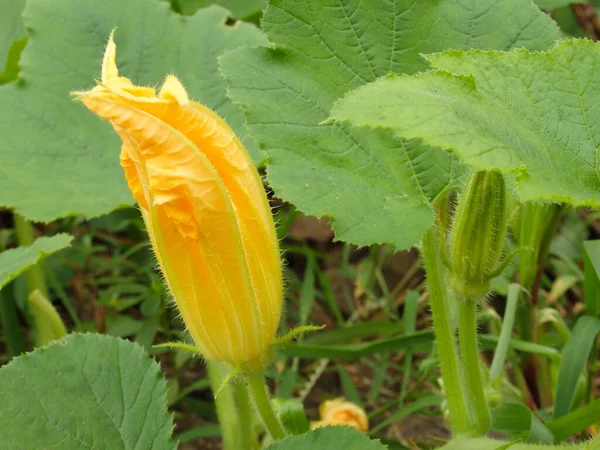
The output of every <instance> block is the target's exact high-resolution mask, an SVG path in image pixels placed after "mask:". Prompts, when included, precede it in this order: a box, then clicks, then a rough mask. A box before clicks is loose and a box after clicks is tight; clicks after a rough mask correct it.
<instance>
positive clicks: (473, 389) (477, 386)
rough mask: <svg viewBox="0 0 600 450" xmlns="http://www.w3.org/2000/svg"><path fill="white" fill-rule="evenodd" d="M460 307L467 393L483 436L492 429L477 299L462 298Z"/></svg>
mask: <svg viewBox="0 0 600 450" xmlns="http://www.w3.org/2000/svg"><path fill="white" fill-rule="evenodd" d="M458 308H459V309H458V336H459V342H460V356H461V359H462V365H463V371H464V375H465V385H466V390H467V392H466V394H467V399H468V403H469V405H470V406H471V417H472V419H473V427H474V429H475V431H476V432H477V434H478V435H482V436H483V435H485V434H487V432H488V431H489V429H490V410H489V408H488V404H487V400H486V398H485V391H484V389H483V379H482V376H481V367H480V364H481V362H480V359H479V349H478V348H477V318H476V313H477V300H475V299H470V298H461V299H459V306H458Z"/></svg>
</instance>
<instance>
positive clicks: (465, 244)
mask: <svg viewBox="0 0 600 450" xmlns="http://www.w3.org/2000/svg"><path fill="white" fill-rule="evenodd" d="M506 222H507V221H506V187H505V184H504V176H503V175H502V173H501V172H500V171H499V170H496V169H493V170H490V171H487V170H481V171H473V172H471V175H470V178H469V182H468V183H467V186H466V187H465V190H464V191H463V192H462V194H461V195H460V197H459V199H458V204H457V206H456V210H455V213H454V220H453V223H452V229H451V231H450V258H449V259H450V261H449V264H450V284H451V286H452V289H453V290H454V292H455V293H456V294H457V295H458V296H459V297H462V298H471V299H479V298H485V297H486V296H487V294H488V292H489V290H490V286H491V279H492V278H493V277H494V273H495V272H496V270H497V268H498V267H497V266H498V263H499V261H500V257H501V255H502V253H503V248H504V241H505V236H506Z"/></svg>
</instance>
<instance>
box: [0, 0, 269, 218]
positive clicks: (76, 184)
mask: <svg viewBox="0 0 600 450" xmlns="http://www.w3.org/2000/svg"><path fill="white" fill-rule="evenodd" d="M140 11H143V14H140ZM227 16H228V12H227V11H226V10H225V9H222V8H220V7H216V6H213V7H210V8H207V9H204V10H202V11H200V12H198V13H197V14H195V15H194V16H192V17H189V18H185V17H181V16H180V15H178V14H176V13H174V12H173V11H171V10H170V8H169V4H168V3H166V2H159V1H148V0H105V1H102V2H97V1H93V0H44V1H40V0H38V1H31V2H29V3H28V5H27V7H26V9H25V11H24V13H23V20H24V23H25V25H26V26H27V29H28V30H30V40H29V44H28V45H27V48H26V49H25V50H24V51H23V54H22V56H21V62H20V63H21V67H22V69H21V73H20V76H21V77H22V78H23V80H24V81H23V82H20V83H10V84H7V85H5V86H2V87H0V135H2V140H0V205H4V206H9V207H14V208H15V210H16V211H17V212H19V213H20V214H22V215H24V216H26V217H27V218H29V219H31V220H35V221H50V220H52V219H55V218H57V217H62V216H65V215H69V214H83V215H85V216H87V217H93V216H98V215H101V214H103V213H106V212H108V211H110V210H112V209H114V208H115V207H117V206H119V205H123V204H131V203H133V200H132V198H131V194H130V193H129V190H128V189H127V186H126V183H125V178H124V176H123V173H122V169H121V167H120V166H119V156H118V154H119V150H120V142H119V139H118V137H117V135H116V134H115V133H114V131H113V130H112V129H111V127H110V126H109V125H108V124H107V123H104V122H103V121H102V120H101V119H99V118H97V117H94V116H93V115H92V114H91V113H89V112H87V111H85V107H84V106H83V105H79V104H76V103H74V102H72V101H71V99H70V96H69V92H70V91H73V90H76V89H83V88H89V87H90V86H93V84H94V80H95V79H97V78H98V76H99V74H100V64H99V61H100V58H101V57H102V53H103V49H104V46H105V45H106V41H107V38H108V35H109V33H110V31H111V30H112V29H113V28H115V27H118V32H117V36H116V41H117V43H118V45H119V52H120V53H119V66H120V67H121V68H122V72H123V75H124V76H127V77H129V78H131V79H132V80H133V81H135V82H136V83H139V84H150V85H155V84H157V83H158V82H160V81H161V80H162V79H163V78H164V77H165V76H166V75H167V74H170V73H176V74H177V75H178V76H179V77H180V78H181V79H182V81H183V83H184V85H185V86H186V88H187V89H188V92H189V93H190V97H191V98H193V99H194V100H199V101H201V102H203V103H205V104H207V105H208V106H210V107H212V108H214V109H215V110H216V111H217V112H218V113H219V114H221V115H222V116H224V117H225V118H226V119H227V120H228V122H229V123H230V124H231V125H232V127H233V128H234V129H235V130H237V132H238V134H240V136H241V137H242V138H247V135H246V133H245V132H244V129H243V126H242V123H243V117H242V113H241V111H240V110H239V108H238V107H237V106H235V105H233V104H232V103H231V102H230V101H229V100H228V99H227V98H226V97H225V84H224V81H223V80H222V79H221V77H220V75H219V73H218V68H217V56H218V55H220V54H221V53H223V52H225V51H226V50H231V49H234V48H237V47H239V46H240V45H258V44H262V43H264V42H265V39H264V37H262V35H261V33H260V32H259V31H258V30H257V29H256V27H254V26H253V25H250V24H247V23H240V24H237V25H236V26H235V27H229V26H226V25H225V21H226V19H227ZM49 17H51V18H52V20H48V18H49ZM244 142H245V143H246V145H247V146H248V147H249V150H250V151H251V152H252V155H253V157H254V158H255V160H260V159H261V155H260V153H259V151H258V148H257V147H256V145H255V144H252V142H251V141H250V140H248V139H245V140H244Z"/></svg>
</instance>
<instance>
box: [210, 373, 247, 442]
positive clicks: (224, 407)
mask: <svg viewBox="0 0 600 450" xmlns="http://www.w3.org/2000/svg"><path fill="white" fill-rule="evenodd" d="M207 368H208V376H209V378H210V386H211V388H212V391H213V393H216V392H218V393H219V394H218V395H217V396H216V397H215V407H216V410H217V417H218V419H219V425H220V426H221V436H222V439H223V450H238V449H240V448H243V447H240V442H241V437H240V427H239V416H238V411H237V407H236V405H235V397H234V395H233V389H232V387H231V385H226V386H222V383H223V380H224V379H225V377H226V375H227V373H226V371H225V368H224V367H223V366H221V365H219V364H218V363H213V362H208V366H207Z"/></svg>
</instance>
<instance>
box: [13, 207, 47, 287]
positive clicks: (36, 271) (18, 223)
mask: <svg viewBox="0 0 600 450" xmlns="http://www.w3.org/2000/svg"><path fill="white" fill-rule="evenodd" d="M13 219H14V225H15V233H16V235H17V241H18V242H19V245H21V246H25V245H31V244H33V242H34V241H35V229H34V228H33V225H32V224H31V222H29V221H28V220H26V219H25V218H24V217H22V216H20V215H18V214H15V215H14V216H13ZM25 279H26V280H27V288H28V290H29V293H31V292H33V291H35V290H36V289H37V290H38V291H40V292H41V294H42V295H43V296H44V297H46V298H48V288H47V287H46V280H45V279H44V273H43V272H42V269H41V267H40V265H39V264H36V265H34V266H32V267H31V268H30V269H29V270H27V272H25Z"/></svg>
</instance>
